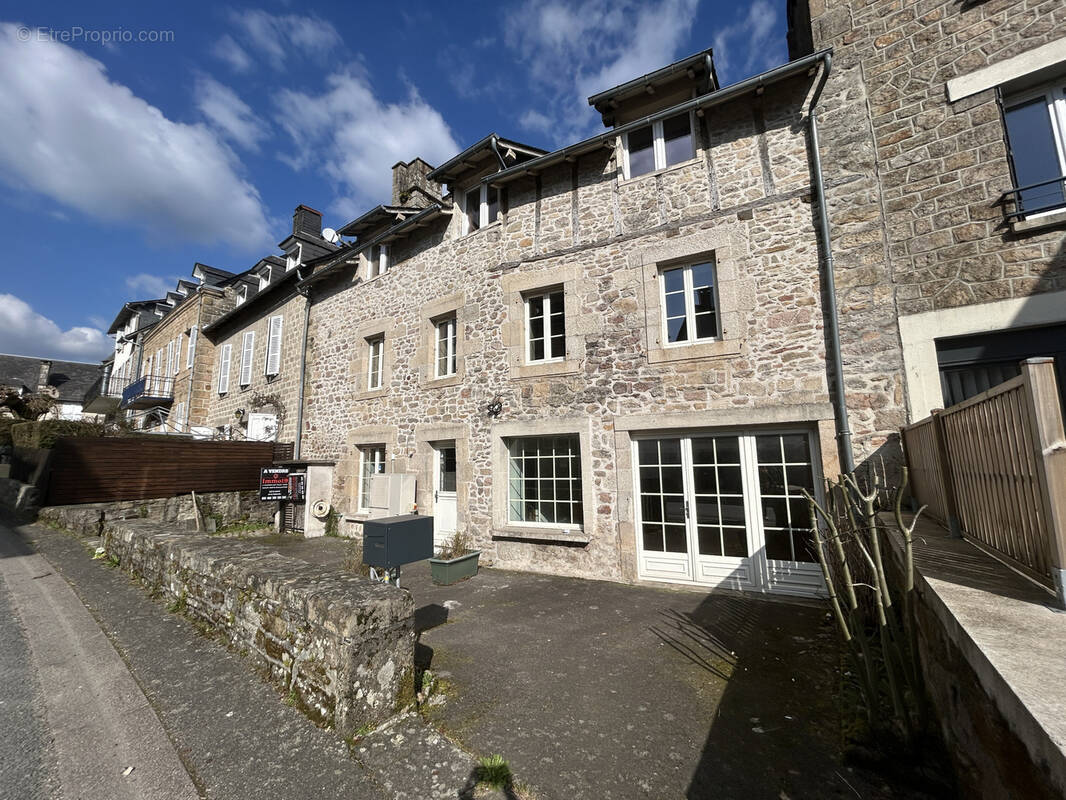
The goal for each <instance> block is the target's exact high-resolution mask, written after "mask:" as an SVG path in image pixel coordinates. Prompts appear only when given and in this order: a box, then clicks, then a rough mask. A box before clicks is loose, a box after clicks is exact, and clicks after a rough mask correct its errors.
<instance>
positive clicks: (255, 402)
mask: <svg viewBox="0 0 1066 800" xmlns="http://www.w3.org/2000/svg"><path fill="white" fill-rule="evenodd" d="M278 246H279V247H280V248H281V250H282V251H283V253H284V255H283V256H275V255H270V256H267V257H265V258H263V259H261V260H260V261H259V262H258V263H257V264H256V265H255V266H254V267H252V268H251V269H249V270H247V271H246V272H243V273H241V275H240V276H239V280H238V281H237V282H236V283H235V284H234V286H233V292H234V300H233V304H232V305H231V306H230V307H229V308H228V309H227V310H226V312H225V313H223V314H221V315H218V316H217V317H216V318H215V319H213V320H212V321H211V322H210V323H209V324H205V325H204V326H203V328H202V330H203V334H204V337H205V338H206V339H207V340H208V341H209V342H210V343H211V346H212V350H213V358H212V360H211V363H210V364H209V365H208V370H207V371H206V373H205V376H206V378H207V380H206V394H207V395H208V396H209V398H210V400H209V402H208V404H207V406H208V411H207V417H206V421H205V424H206V425H207V426H209V427H210V428H211V429H212V430H213V431H214V432H215V435H217V436H224V437H226V438H241V439H245V438H247V439H259V440H277V441H284V442H292V441H293V440H294V439H295V437H296V430H297V420H298V418H299V409H300V404H301V392H300V372H301V364H302V360H303V353H304V333H305V330H306V316H307V314H306V308H307V302H306V299H305V297H304V295H303V294H302V293H301V292H300V291H299V288H298V278H299V276H300V274H301V271H302V270H304V269H306V268H307V265H308V264H312V263H314V262H315V261H316V260H317V259H319V258H322V257H324V256H328V255H330V254H331V253H332V252H334V251H335V250H336V249H337V246H336V245H334V244H332V243H331V242H328V241H326V240H325V239H323V238H322V215H321V214H320V213H319V212H318V211H315V210H314V209H312V208H309V207H308V206H304V205H300V206H297V208H296V211H295V213H294V214H293V228H292V234H291V235H289V236H288V237H286V238H285V239H284V240H283V241H282V242H281V243H280V244H279V245H278Z"/></svg>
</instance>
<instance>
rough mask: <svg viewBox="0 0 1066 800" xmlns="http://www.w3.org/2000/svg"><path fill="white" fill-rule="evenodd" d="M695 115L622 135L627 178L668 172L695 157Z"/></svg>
mask: <svg viewBox="0 0 1066 800" xmlns="http://www.w3.org/2000/svg"><path fill="white" fill-rule="evenodd" d="M692 127H693V126H692V115H691V114H689V113H685V114H678V115H677V116H676V117H667V118H666V119H663V120H658V121H657V122H653V123H652V124H651V125H646V126H644V127H642V128H637V129H636V130H632V131H630V132H629V133H626V134H623V135H622V151H623V154H624V160H623V169H624V174H625V177H626V178H635V177H637V176H638V175H646V174H648V173H649V172H655V171H656V170H660V169H666V168H667V167H672V166H673V165H674V164H680V163H682V162H684V161H688V160H690V159H692V158H695V156H696V149H695V147H694V142H693V136H692Z"/></svg>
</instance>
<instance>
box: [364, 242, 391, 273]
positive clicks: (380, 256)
mask: <svg viewBox="0 0 1066 800" xmlns="http://www.w3.org/2000/svg"><path fill="white" fill-rule="evenodd" d="M366 261H367V265H366V276H367V277H368V278H376V277H377V276H378V275H384V274H385V273H386V272H388V271H389V246H388V245H387V244H376V245H374V246H373V247H371V248H370V249H369V250H368V251H367V254H366Z"/></svg>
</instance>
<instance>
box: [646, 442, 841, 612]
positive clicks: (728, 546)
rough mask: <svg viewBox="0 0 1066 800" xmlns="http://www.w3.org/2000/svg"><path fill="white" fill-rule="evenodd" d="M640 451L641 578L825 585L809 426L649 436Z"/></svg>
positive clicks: (783, 588) (804, 589)
mask: <svg viewBox="0 0 1066 800" xmlns="http://www.w3.org/2000/svg"><path fill="white" fill-rule="evenodd" d="M634 449H635V457H636V461H637V476H636V480H637V496H638V498H639V502H638V504H637V517H638V518H637V546H638V553H639V565H638V570H639V574H640V575H641V577H645V578H651V579H657V580H666V581H673V582H686V583H697V584H700V585H705V586H723V587H728V588H733V589H749V590H750V589H759V590H763V591H780V592H784V593H791V594H814V593H817V592H818V591H819V590H820V588H821V572H820V569H819V568H818V565H817V564H816V563H814V558H813V555H812V553H811V549H810V546H809V544H808V542H809V530H808V527H809V524H810V523H809V515H808V512H807V505H806V501H805V500H804V498H803V495H802V489H804V488H806V489H807V490H808V491H812V492H813V491H814V487H815V485H816V474H815V471H816V470H815V464H814V462H813V459H812V457H811V454H812V452H814V448H813V442H812V438H811V435H810V434H809V433H807V432H784V433H776V432H775V433H759V434H724V433H723V434H719V433H714V434H710V433H708V434H702V433H701V434H693V435H689V436H667V437H649V438H646V439H640V440H638V441H636V442H635V443H634Z"/></svg>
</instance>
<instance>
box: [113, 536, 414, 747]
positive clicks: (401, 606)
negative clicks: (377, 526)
mask: <svg viewBox="0 0 1066 800" xmlns="http://www.w3.org/2000/svg"><path fill="white" fill-rule="evenodd" d="M102 536H103V547H104V548H105V550H106V551H107V554H108V555H109V556H112V557H114V558H117V559H118V562H119V565H120V567H121V568H122V569H123V570H125V571H127V572H129V573H130V574H131V575H133V576H135V577H137V578H139V579H140V580H141V581H142V582H143V583H144V584H145V585H146V586H148V587H149V588H150V589H151V590H152V591H153V592H159V593H161V594H162V595H163V597H164V598H165V599H166V600H167V601H168V602H170V603H171V604H172V608H176V609H180V610H182V611H183V612H184V613H185V614H186V615H187V616H189V617H190V618H191V619H193V620H194V621H195V622H197V623H199V624H202V625H206V626H207V627H208V628H210V629H211V630H212V631H215V632H217V633H219V634H220V635H222V636H224V637H225V638H226V639H227V640H228V642H229V643H230V644H231V645H232V646H233V647H235V648H237V649H238V650H240V651H241V653H242V654H245V655H247V656H248V657H249V658H251V659H252V661H253V662H254V663H255V664H256V666H258V667H260V668H262V669H263V670H264V672H265V673H266V675H267V677H268V678H269V680H270V681H271V682H272V683H274V684H275V685H277V686H278V687H279V688H280V689H281V690H282V691H283V692H285V693H287V694H288V697H289V698H290V699H291V700H292V701H293V702H295V703H296V704H297V705H298V706H299V707H300V708H302V709H303V710H304V711H305V712H306V713H307V715H308V716H310V717H311V718H312V720H314V721H315V722H316V723H319V724H322V725H326V726H333V727H335V728H336V729H337V730H338V731H339V732H340V733H341V734H342V735H344V736H349V735H351V734H353V733H354V732H355V731H357V730H359V729H360V728H361V727H363V726H365V725H368V724H375V723H378V722H381V721H382V720H384V719H387V718H388V717H390V716H391V715H392V714H393V713H394V712H395V711H396V709H397V706H398V705H400V704H401V702H402V695H403V693H404V692H406V691H408V688H409V685H411V682H412V681H413V674H414V640H415V636H414V604H413V602H412V600H411V596H410V595H409V594H408V593H407V592H404V591H402V590H400V589H397V588H396V587H394V586H387V585H384V584H378V583H373V582H371V581H370V580H368V579H367V578H364V577H362V576H359V575H354V574H352V575H349V574H345V573H341V572H329V571H324V570H323V569H322V568H321V567H316V566H312V565H310V564H307V563H305V562H303V561H299V560H296V559H292V558H288V557H285V556H282V555H279V554H277V553H267V552H265V551H264V550H263V549H262V548H261V547H256V546H255V545H250V544H248V543H246V542H241V541H235V540H219V539H215V538H210V537H207V536H200V535H195V534H190V533H187V532H185V531H182V530H181V529H179V528H175V527H172V526H165V525H161V524H159V523H158V522H149V521H143V520H136V521H134V520H127V521H108V522H106V523H105V524H104V527H103V531H102Z"/></svg>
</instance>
